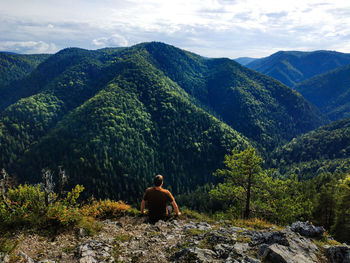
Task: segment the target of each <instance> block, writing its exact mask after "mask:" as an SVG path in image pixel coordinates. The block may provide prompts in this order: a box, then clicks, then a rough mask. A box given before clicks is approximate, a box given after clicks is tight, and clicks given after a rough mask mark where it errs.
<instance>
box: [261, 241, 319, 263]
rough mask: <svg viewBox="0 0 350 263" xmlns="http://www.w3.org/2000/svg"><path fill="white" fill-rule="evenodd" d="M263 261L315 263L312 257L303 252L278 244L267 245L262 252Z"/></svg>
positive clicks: (271, 262) (268, 262)
mask: <svg viewBox="0 0 350 263" xmlns="http://www.w3.org/2000/svg"><path fill="white" fill-rule="evenodd" d="M262 257H263V259H264V262H266V263H301V262H302V263H315V262H317V261H315V260H314V259H313V258H312V257H309V256H308V255H305V254H303V253H298V251H294V250H293V249H291V248H290V247H286V246H283V245H280V244H273V245H271V246H269V247H268V248H267V249H266V250H265V251H264V254H263V256H262Z"/></svg>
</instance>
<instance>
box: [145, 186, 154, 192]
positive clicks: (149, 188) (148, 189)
mask: <svg viewBox="0 0 350 263" xmlns="http://www.w3.org/2000/svg"><path fill="white" fill-rule="evenodd" d="M152 190H154V187H148V188H147V189H146V191H145V192H150V191H152Z"/></svg>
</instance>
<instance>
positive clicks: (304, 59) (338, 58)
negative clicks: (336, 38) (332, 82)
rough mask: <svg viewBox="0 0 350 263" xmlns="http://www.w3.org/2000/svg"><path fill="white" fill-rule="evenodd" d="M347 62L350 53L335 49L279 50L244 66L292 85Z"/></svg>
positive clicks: (349, 61) (348, 61) (349, 60)
mask: <svg viewBox="0 0 350 263" xmlns="http://www.w3.org/2000/svg"><path fill="white" fill-rule="evenodd" d="M349 63H350V54H348V53H341V52H337V51H327V50H317V51H311V52H305V51H279V52H276V53H274V54H272V55H270V56H268V57H265V58H261V59H256V60H254V61H253V62H251V63H249V64H247V65H246V66H247V67H248V68H251V69H254V70H256V71H259V72H261V73H263V74H266V75H269V76H271V77H273V78H275V79H277V80H279V81H281V82H282V83H284V84H286V85H287V86H289V87H294V86H295V85H296V84H298V83H300V82H301V81H304V80H306V79H309V78H311V77H313V76H315V75H318V74H322V73H325V72H327V71H330V70H333V69H335V68H337V67H341V66H344V65H346V64H349Z"/></svg>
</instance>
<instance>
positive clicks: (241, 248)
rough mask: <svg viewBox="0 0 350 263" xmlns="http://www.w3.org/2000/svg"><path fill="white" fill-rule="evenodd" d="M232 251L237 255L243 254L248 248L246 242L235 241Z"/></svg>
mask: <svg viewBox="0 0 350 263" xmlns="http://www.w3.org/2000/svg"><path fill="white" fill-rule="evenodd" d="M233 248H234V251H235V253H236V254H237V255H241V256H243V255H244V254H245V253H246V252H247V250H248V249H249V245H248V243H236V244H234V245H233Z"/></svg>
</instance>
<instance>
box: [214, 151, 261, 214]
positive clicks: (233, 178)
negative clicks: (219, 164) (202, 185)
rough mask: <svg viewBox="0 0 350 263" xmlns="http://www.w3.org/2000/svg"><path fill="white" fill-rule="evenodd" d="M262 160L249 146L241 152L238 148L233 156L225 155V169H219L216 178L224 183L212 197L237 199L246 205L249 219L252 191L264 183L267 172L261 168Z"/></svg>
mask: <svg viewBox="0 0 350 263" xmlns="http://www.w3.org/2000/svg"><path fill="white" fill-rule="evenodd" d="M261 163H262V158H261V157H260V156H258V155H257V153H256V150H255V149H254V148H253V147H251V146H249V147H248V148H247V149H246V150H244V151H242V152H239V151H238V149H237V148H235V149H234V150H233V151H232V154H230V155H225V160H224V164H225V166H226V168H225V169H218V170H216V172H215V173H214V175H215V176H218V177H223V178H224V183H222V184H219V185H218V186H217V187H216V188H215V189H214V190H212V191H211V192H210V195H211V196H212V197H215V198H217V199H221V200H228V199H231V200H232V199H237V200H240V201H242V202H243V203H244V213H243V217H244V218H245V219H248V218H249V216H250V212H251V205H250V202H251V196H252V191H253V190H255V189H256V188H258V186H261V185H262V184H263V183H264V178H265V177H266V172H265V171H263V170H262V168H261Z"/></svg>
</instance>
